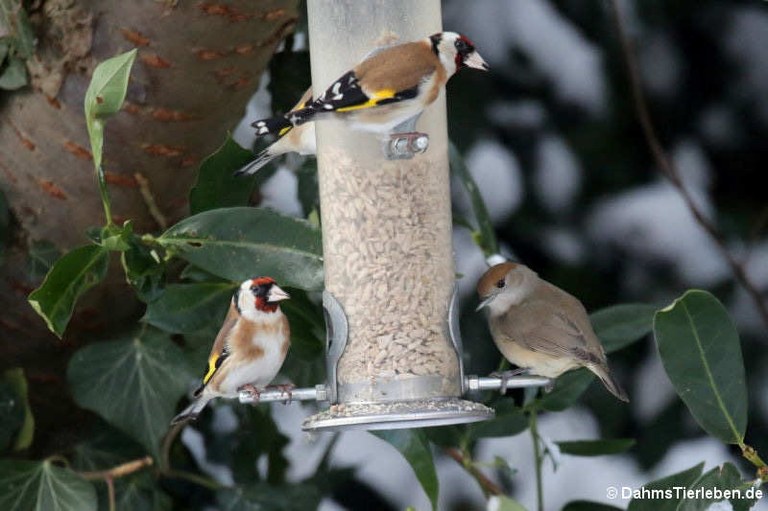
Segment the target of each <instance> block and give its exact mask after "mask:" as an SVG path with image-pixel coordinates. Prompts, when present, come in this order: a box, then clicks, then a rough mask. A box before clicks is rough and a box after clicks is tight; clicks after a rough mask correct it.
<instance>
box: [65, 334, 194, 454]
mask: <svg viewBox="0 0 768 511" xmlns="http://www.w3.org/2000/svg"><path fill="white" fill-rule="evenodd" d="M190 377H191V376H190V370H189V368H188V366H187V364H186V363H185V362H184V354H183V352H182V350H181V348H179V347H178V346H176V345H175V344H174V343H172V342H171V341H170V339H169V338H168V337H167V336H165V335H163V334H161V333H160V332H157V331H152V330H150V331H148V332H146V333H144V334H143V335H142V336H141V337H138V336H137V337H134V338H132V339H126V340H118V341H108V342H100V343H97V344H91V345H89V346H86V347H85V348H82V349H81V350H79V351H78V352H76V353H75V355H74V356H73V357H72V359H71V360H70V362H69V368H68V370H67V378H68V379H69V382H70V385H71V388H72V394H73V396H74V398H75V401H76V402H77V404H79V405H80V406H82V407H83V408H87V409H89V410H93V411H94V412H96V413H98V414H99V415H100V416H102V417H103V418H104V419H106V420H107V422H109V423H111V424H113V425H114V426H116V427H117V428H118V429H120V430H122V431H124V432H125V433H127V434H128V435H129V436H131V437H132V438H135V439H136V440H138V441H139V442H140V443H141V444H142V445H143V446H144V447H145V448H146V449H147V450H148V451H149V452H150V453H151V454H153V455H157V452H158V449H159V441H160V438H161V437H162V436H163V435H164V434H165V432H166V431H167V430H168V424H169V422H170V420H171V418H172V417H173V415H174V410H175V408H176V403H177V402H178V400H179V398H181V396H182V395H183V394H184V393H185V392H186V390H187V384H188V382H189V379H190Z"/></svg>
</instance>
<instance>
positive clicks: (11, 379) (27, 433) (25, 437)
mask: <svg viewBox="0 0 768 511" xmlns="http://www.w3.org/2000/svg"><path fill="white" fill-rule="evenodd" d="M3 381H4V383H7V384H8V385H10V386H11V388H12V389H13V392H14V394H15V395H16V400H17V401H18V403H20V404H21V410H22V422H21V424H20V428H19V430H18V433H17V434H16V441H15V442H14V444H13V450H14V451H21V450H24V449H26V448H28V447H29V446H30V445H32V440H33V438H34V435H35V416H34V415H32V407H31V406H29V391H28V386H27V378H26V376H24V369H22V368H20V367H17V368H14V369H8V370H7V371H5V372H4V373H3ZM0 445H1V444H0Z"/></svg>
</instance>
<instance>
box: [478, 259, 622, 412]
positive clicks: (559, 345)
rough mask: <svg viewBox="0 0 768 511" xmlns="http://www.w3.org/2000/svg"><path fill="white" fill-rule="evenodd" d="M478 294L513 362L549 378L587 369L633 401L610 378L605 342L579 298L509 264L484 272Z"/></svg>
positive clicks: (496, 339) (499, 343)
mask: <svg viewBox="0 0 768 511" xmlns="http://www.w3.org/2000/svg"><path fill="white" fill-rule="evenodd" d="M477 293H478V295H479V296H480V299H481V303H480V306H479V307H478V310H480V309H481V308H483V307H487V309H488V311H489V312H488V323H489V325H490V330H491V335H492V336H493V340H494V342H495V343H496V346H497V347H498V349H499V351H501V353H502V354H503V355H504V357H505V358H506V359H507V360H509V361H510V362H511V363H513V364H515V365H517V366H519V367H520V368H523V369H528V370H529V371H530V373H532V374H536V375H539V376H544V377H547V378H556V377H558V376H560V375H561V374H563V373H565V372H566V371H570V370H571V369H576V368H578V367H586V368H587V369H589V370H590V371H592V372H593V373H595V374H596V375H597V377H598V378H600V380H601V381H602V382H603V384H604V385H605V387H606V388H607V389H608V390H609V391H610V392H611V393H612V394H613V395H614V396H616V397H617V398H618V399H620V400H622V401H629V399H628V398H627V394H626V393H625V392H624V390H623V389H622V388H621V386H620V385H619V384H618V382H616V380H614V379H613V377H612V376H611V374H610V371H609V369H608V361H607V360H606V357H605V352H604V351H603V345H602V344H600V340H599V339H598V338H597V335H595V331H594V330H593V329H592V325H591V324H590V322H589V316H587V311H586V310H585V309H584V306H583V305H582V304H581V302H580V301H579V300H578V299H577V298H575V297H574V296H571V295H570V294H568V293H566V292H565V291H563V290H562V289H560V288H558V287H556V286H554V285H552V284H550V283H549V282H547V281H545V280H543V279H541V278H539V276H538V275H537V274H536V273H535V272H534V271H532V270H531V269H530V268H528V267H527V266H525V265H522V264H516V263H510V262H506V263H501V264H497V265H496V266H493V267H492V268H490V269H489V270H488V271H486V272H485V274H484V275H483V276H482V277H481V278H480V281H479V283H478V285H477Z"/></svg>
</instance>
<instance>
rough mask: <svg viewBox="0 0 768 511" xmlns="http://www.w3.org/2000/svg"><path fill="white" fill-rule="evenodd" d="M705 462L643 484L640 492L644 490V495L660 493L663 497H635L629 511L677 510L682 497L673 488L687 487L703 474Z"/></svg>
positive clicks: (628, 508)
mask: <svg viewBox="0 0 768 511" xmlns="http://www.w3.org/2000/svg"><path fill="white" fill-rule="evenodd" d="M703 468H704V463H703V462H702V463H699V464H698V465H696V466H695V467H691V468H689V469H688V470H684V471H682V472H678V473H677V474H672V475H671V476H667V477H664V478H662V479H659V480H657V481H653V482H650V483H648V484H646V485H645V486H643V487H642V488H641V489H639V490H635V491H638V492H643V495H642V496H643V497H650V496H656V495H659V496H660V497H661V498H633V499H632V500H631V501H630V502H629V507H627V511H675V510H676V509H677V505H678V504H679V503H680V500H681V498H680V497H679V496H678V495H677V494H676V492H675V490H674V489H673V488H677V487H683V488H687V487H689V486H690V485H692V484H693V482H694V481H696V479H698V478H699V476H701V471H702V469H703Z"/></svg>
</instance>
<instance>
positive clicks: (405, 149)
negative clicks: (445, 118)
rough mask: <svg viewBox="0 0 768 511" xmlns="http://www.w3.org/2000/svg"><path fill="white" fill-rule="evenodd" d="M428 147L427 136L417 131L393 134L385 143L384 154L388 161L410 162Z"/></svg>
mask: <svg viewBox="0 0 768 511" xmlns="http://www.w3.org/2000/svg"><path fill="white" fill-rule="evenodd" d="M428 147H429V135H427V134H426V133H420V132H418V131H409V132H405V133H393V134H392V135H390V136H389V140H388V141H387V142H386V144H385V147H384V152H385V153H386V155H387V158H388V159H390V160H410V159H411V158H413V157H414V156H416V155H417V154H421V153H423V152H424V151H426V150H427V148H428Z"/></svg>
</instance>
